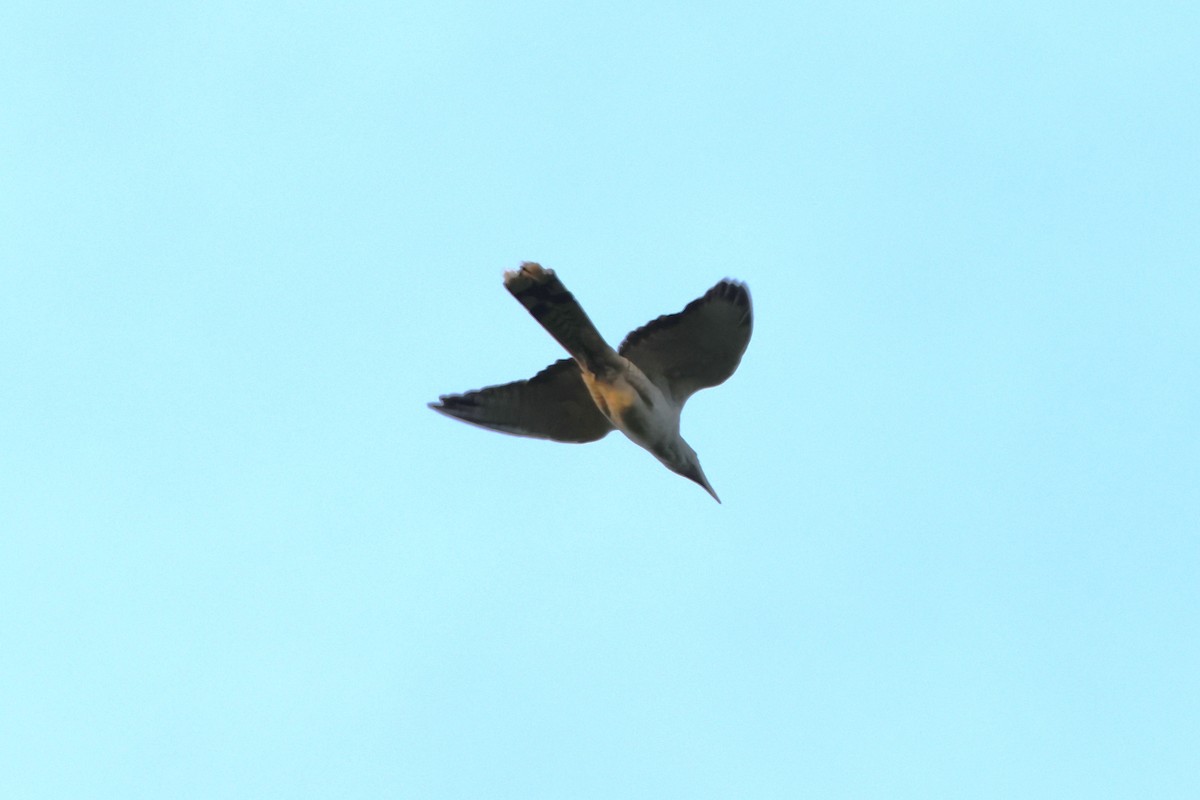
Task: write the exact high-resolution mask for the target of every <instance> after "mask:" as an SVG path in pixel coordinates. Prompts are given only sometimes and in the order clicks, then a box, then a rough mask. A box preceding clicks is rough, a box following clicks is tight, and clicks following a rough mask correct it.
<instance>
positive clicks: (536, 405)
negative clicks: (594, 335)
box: [429, 358, 613, 442]
mask: <svg viewBox="0 0 1200 800" xmlns="http://www.w3.org/2000/svg"><path fill="white" fill-rule="evenodd" d="M429 407H430V408H432V409H433V410H434V411H437V412H440V413H442V414H445V415H446V416H448V417H454V418H455V419H460V420H462V421H463V422H469V423H471V424H472V425H478V426H479V427H481V428H488V429H490V430H493V431H500V432H501V433H511V434H513V435H514V436H531V437H533V438H535V439H552V440H554V441H556V442H594V441H596V440H597V439H602V438H604V435H605V434H607V433H608V432H609V431H611V430H612V429H613V427H612V424H611V423H610V422H609V421H608V420H607V419H605V417H604V415H603V414H601V413H600V409H598V408H596V404H595V403H594V402H593V401H592V396H591V394H589V393H588V390H587V386H585V385H584V383H583V378H582V377H580V374H579V365H578V364H576V363H575V361H574V360H572V359H569V358H564V359H563V360H562V361H556V362H554V363H553V364H551V365H550V366H548V367H546V368H545V369H544V370H542V371H541V372H539V373H538V374H537V375H534V376H533V377H532V378H530V379H529V380H527V381H514V382H513V383H506V384H503V385H501V386H489V387H487V388H486V389H479V390H477V391H474V392H467V393H465V394H448V395H442V396H441V397H440V398H439V399H438V402H436V403H430V404H429Z"/></svg>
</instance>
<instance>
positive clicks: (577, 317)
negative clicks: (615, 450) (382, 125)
mask: <svg viewBox="0 0 1200 800" xmlns="http://www.w3.org/2000/svg"><path fill="white" fill-rule="evenodd" d="M504 286H505V287H506V288H507V289H508V291H509V292H510V293H511V294H512V295H513V297H515V298H517V300H519V301H520V303H521V305H523V306H525V308H526V309H528V310H529V313H530V314H532V315H533V317H534V319H536V320H537V321H538V322H539V323H540V324H541V325H542V327H543V328H545V329H546V331H547V332H549V334H550V335H551V336H553V337H554V338H555V340H557V341H558V343H559V344H561V345H562V346H563V347H564V348H565V349H566V351H567V352H568V353H570V354H571V358H566V359H563V360H561V361H556V362H554V363H553V364H551V365H550V366H548V367H546V368H545V369H544V370H542V371H541V372H539V373H538V374H537V375H535V376H533V377H532V378H530V379H529V380H523V381H514V382H513V383H506V384H503V385H500V386H489V387H487V388H485V389H479V390H477V391H473V392H466V393H465V394H451V395H442V396H441V398H439V400H438V402H436V403H430V404H429V407H430V408H432V409H433V410H435V411H438V412H441V413H442V414H445V415H447V416H450V417H454V418H455V419H460V420H462V421H463V422H469V423H471V424H472V425H478V426H480V427H483V428H488V429H490V430H494V431H500V432H502V433H510V434H514V435H516V436H531V437H534V438H539V439H551V440H553V441H556V442H594V441H596V440H597V439H601V438H603V437H604V436H605V435H607V434H608V432H609V431H611V430H613V429H614V428H615V429H617V430H619V431H621V432H622V433H624V434H625V435H626V436H628V437H629V438H630V439H632V440H633V441H634V442H635V443H637V444H638V445H640V446H642V447H644V448H646V449H647V450H649V451H650V452H651V453H653V454H654V456H655V457H656V458H658V460H659V461H661V462H662V463H663V464H664V465H665V466H666V467H667V468H668V469H670V470H672V471H673V472H676V473H678V474H680V475H683V476H684V477H685V478H689V479H691V480H693V481H695V482H696V483H698V484H700V485H701V486H702V487H704V489H705V490H706V491H707V492H708V493H709V494H711V495H712V496H713V499H715V500H716V501H717V502H718V503H719V502H721V500H720V498H718V497H717V493H716V492H714V491H713V488H712V486H711V485H709V483H708V479H707V478H706V477H705V476H704V470H702V469H701V468H700V460H699V459H698V458H697V457H696V451H694V450H693V449H692V448H691V446H689V445H688V443H687V442H685V441H684V440H683V437H682V436H680V434H679V415H680V412H681V411H682V410H683V405H684V403H686V402H687V399H688V398H689V397H691V396H692V395H693V394H694V393H695V392H697V391H699V390H700V389H706V388H708V387H710V386H716V385H718V384H720V383H724V382H725V380H726V379H728V378H729V376H730V375H732V374H733V372H734V370H735V369H737V366H738V363H739V362H740V361H741V360H742V353H744V352H745V351H746V345H747V344H749V342H750V332H751V329H752V327H753V320H752V312H751V307H750V293H749V291H747V289H746V286H745V285H744V284H742V283H739V282H737V281H731V280H723V281H721V282H720V283H718V284H717V285H716V286H714V287H713V288H711V289H709V290H708V291H707V292H706V293H705V294H704V296H703V297H701V298H699V299H697V300H694V301H692V302H691V303H689V304H688V305H687V307H686V308H684V309H683V311H681V312H679V313H678V314H667V315H665V316H662V317H659V318H658V319H656V320H654V321H653V322H649V323H647V324H646V325H643V326H642V327H640V328H638V329H637V330H635V331H634V332H633V333H631V334H629V335H628V336H626V337H625V341H623V342H622V343H621V346H620V347H618V348H617V349H616V350H613V349H612V347H610V346H609V345H608V343H607V342H606V341H605V340H604V337H603V336H601V335H600V332H599V331H597V330H596V326H595V325H593V324H592V321H591V320H590V319H588V315H587V314H586V313H585V312H584V310H583V307H582V306H580V305H579V303H578V302H577V301H576V300H575V297H574V296H573V295H572V294H571V293H570V292H569V291H567V288H566V287H565V286H563V284H562V281H560V280H559V279H558V277H557V276H556V275H555V274H554V270H550V269H545V268H543V267H542V266H541V265H539V264H534V263H530V262H526V263H524V264H522V265H521V267H520V269H516V270H511V271H508V272H505V273H504Z"/></svg>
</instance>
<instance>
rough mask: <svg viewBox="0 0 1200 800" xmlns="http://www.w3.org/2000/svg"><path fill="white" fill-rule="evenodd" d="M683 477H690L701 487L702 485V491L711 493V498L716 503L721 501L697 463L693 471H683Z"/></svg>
mask: <svg viewBox="0 0 1200 800" xmlns="http://www.w3.org/2000/svg"><path fill="white" fill-rule="evenodd" d="M684 477H687V478H691V479H692V480H694V481H695V482H696V483H698V484H700V485H701V486H702V487H704V491H706V492H708V493H709V494H711V495H712V498H713V500H716V501H717V502H718V503H720V502H721V498H719V497H717V493H716V492H714V491H713V488H712V485H711V484H709V482H708V478H706V477H704V470H702V469H701V468H700V465H699V464H697V465H696V469H695V471H693V472H688V473H685V475H684Z"/></svg>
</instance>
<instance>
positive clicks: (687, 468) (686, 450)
mask: <svg viewBox="0 0 1200 800" xmlns="http://www.w3.org/2000/svg"><path fill="white" fill-rule="evenodd" d="M655 455H658V454H657V453H656V454H655ZM658 460H659V461H661V462H662V463H663V464H665V465H666V467H667V469H669V470H671V471H672V472H675V473H678V474H679V475H682V476H683V477H685V478H687V479H688V480H692V481H695V482H696V483H698V484H700V485H701V486H702V487H704V491H706V492H708V493H709V494H711V495H712V496H713V500H716V501H717V502H718V503H719V502H721V498H719V497H717V493H716V492H714V491H713V488H712V486H710V485H709V483H708V478H706V477H704V470H703V469H702V468H701V467H700V458H699V456H697V455H696V451H695V450H693V449H692V447H691V445H689V444H688V443H687V442H685V441H684V440H683V439H679V440H678V443H677V444H676V445H675V446H673V447H670V448H668V449H667V451H666V453H665V454H664V455H659V456H658Z"/></svg>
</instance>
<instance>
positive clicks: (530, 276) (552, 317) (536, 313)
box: [504, 261, 617, 373]
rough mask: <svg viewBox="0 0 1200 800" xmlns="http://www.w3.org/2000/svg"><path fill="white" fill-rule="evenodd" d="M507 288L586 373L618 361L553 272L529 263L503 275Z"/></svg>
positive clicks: (599, 369)
mask: <svg viewBox="0 0 1200 800" xmlns="http://www.w3.org/2000/svg"><path fill="white" fill-rule="evenodd" d="M504 286H505V288H507V289H508V291H509V292H510V293H511V294H512V296H513V297H515V298H517V300H519V301H520V303H521V305H523V306H525V308H526V309H528V310H529V313H530V314H532V315H533V318H534V319H536V320H537V321H538V322H539V323H540V324H541V326H542V327H543V328H545V329H546V331H547V332H548V333H549V334H550V335H551V336H553V337H554V338H555V340H556V341H557V342H558V343H559V344H561V345H562V346H563V347H564V348H566V350H567V352H568V353H570V354H571V356H572V357H573V358H574V359H575V360H576V361H577V362H579V365H580V366H581V367H583V368H584V369H586V370H588V371H589V372H592V373H599V372H602V371H603V369H604V366H605V365H606V364H610V363H612V362H614V361H615V360H616V359H617V354H616V351H615V350H613V349H612V347H610V346H609V344H608V342H606V341H604V337H603V336H601V335H600V331H598V330H596V326H595V325H594V324H593V323H592V321H591V319H589V318H588V315H587V313H586V312H585V311H584V310H583V306H581V305H579V301H578V300H576V299H575V296H574V295H573V294H571V293H570V292H569V291H567V287H565V286H563V284H562V281H560V280H559V279H558V276H557V275H555V274H554V270H552V269H545V268H544V267H542V265H541V264H534V263H532V262H529V261H526V262H525V263H523V264H522V265H521V268H520V269H515V270H510V271H508V272H505V273H504Z"/></svg>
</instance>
